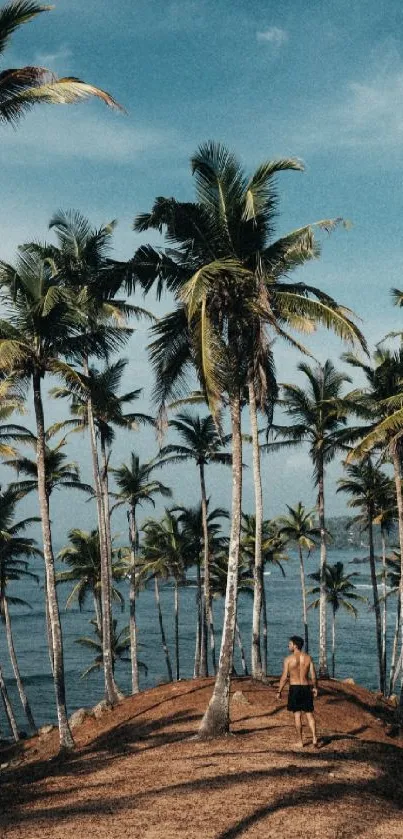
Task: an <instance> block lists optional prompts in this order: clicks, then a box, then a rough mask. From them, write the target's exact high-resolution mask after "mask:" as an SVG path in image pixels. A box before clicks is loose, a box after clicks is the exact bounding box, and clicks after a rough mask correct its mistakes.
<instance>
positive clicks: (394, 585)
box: [385, 551, 401, 696]
mask: <svg viewBox="0 0 403 839" xmlns="http://www.w3.org/2000/svg"><path fill="white" fill-rule="evenodd" d="M386 569H387V570H386V579H387V582H388V587H389V590H388V592H387V594H386V595H385V597H390V596H391V595H397V604H396V621H395V631H394V637H393V645H392V656H391V661H390V673H389V688H388V695H389V696H390V695H391V694H392V693H393V691H394V688H395V684H396V682H397V679H398V677H399V670H400V668H399V666H398V646H399V634H400V613H401V602H400V597H399V593H400V579H401V559H400V552H399V551H392V553H391V554H390V555H389V556H388V557H386Z"/></svg>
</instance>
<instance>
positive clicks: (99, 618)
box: [93, 592, 102, 633]
mask: <svg viewBox="0 0 403 839" xmlns="http://www.w3.org/2000/svg"><path fill="white" fill-rule="evenodd" d="M93 599H94V612H95V620H96V622H97V627H98V630H99V633H101V632H102V609H101V602H100V599H99V596H98V594H97V592H94V595H93Z"/></svg>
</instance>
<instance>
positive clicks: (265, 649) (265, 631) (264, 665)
mask: <svg viewBox="0 0 403 839" xmlns="http://www.w3.org/2000/svg"><path fill="white" fill-rule="evenodd" d="M262 628H263V658H262V670H263V676H267V668H268V659H269V657H268V627H267V601H266V589H265V587H264V571H263V566H262Z"/></svg>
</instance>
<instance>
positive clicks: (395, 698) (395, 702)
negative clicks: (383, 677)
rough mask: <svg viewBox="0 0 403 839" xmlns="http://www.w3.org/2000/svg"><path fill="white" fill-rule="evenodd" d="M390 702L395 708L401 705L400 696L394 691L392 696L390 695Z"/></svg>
mask: <svg viewBox="0 0 403 839" xmlns="http://www.w3.org/2000/svg"><path fill="white" fill-rule="evenodd" d="M389 702H390V704H391V705H393V707H394V708H397V707H398V705H399V697H398V696H396V694H395V693H392V696H389Z"/></svg>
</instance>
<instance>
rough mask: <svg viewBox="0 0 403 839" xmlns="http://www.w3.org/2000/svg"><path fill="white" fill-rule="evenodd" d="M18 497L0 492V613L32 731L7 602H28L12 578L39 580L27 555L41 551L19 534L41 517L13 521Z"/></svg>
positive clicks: (7, 491)
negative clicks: (12, 587) (12, 585)
mask: <svg viewBox="0 0 403 839" xmlns="http://www.w3.org/2000/svg"><path fill="white" fill-rule="evenodd" d="M19 498H21V496H20V495H18V494H17V493H16V492H15V490H14V489H13V488H12V487H8V488H7V489H6V490H5V491H4V492H1V493H0V614H1V617H2V620H3V621H4V623H5V627H6V635H7V645H8V651H9V655H10V661H11V664H12V668H13V672H14V677H15V681H16V685H17V689H18V693H19V697H20V700H21V705H22V707H23V709H24V713H25V716H26V718H27V721H28V725H29V726H30V728H31V731H32V732H34V733H35V731H36V725H35V720H34V717H33V714H32V710H31V706H30V703H29V700H28V697H27V695H26V693H25V689H24V685H23V681H22V678H21V674H20V669H19V666H18V660H17V655H16V651H15V647H14V640H13V633H12V627H11V616H10V611H9V605H11V606H29V603H27V602H26V601H25V600H22V599H21V598H20V597H15V596H13V595H11V594H9V592H8V586H9V584H10V583H11V582H14V581H17V580H20V579H21V578H24V577H25V578H30V579H33V580H36V582H38V577H37V575H36V574H33V573H32V571H30V570H29V568H28V562H27V559H29V558H31V557H33V556H42V553H41V551H40V550H39V549H38V548H37V547H36V543H35V539H30V538H28V537H27V536H24V535H21V534H23V533H24V531H25V530H26V528H27V527H28V526H29V525H30V524H32V523H33V522H37V521H40V519H38V518H28V519H24V520H22V521H17V522H16V521H15V520H14V519H15V508H16V505H17V502H18V500H19Z"/></svg>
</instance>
